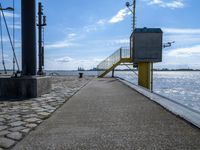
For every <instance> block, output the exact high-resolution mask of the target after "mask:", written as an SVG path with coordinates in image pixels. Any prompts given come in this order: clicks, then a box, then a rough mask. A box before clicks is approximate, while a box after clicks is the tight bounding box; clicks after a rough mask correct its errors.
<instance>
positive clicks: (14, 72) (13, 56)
mask: <svg viewBox="0 0 200 150" xmlns="http://www.w3.org/2000/svg"><path fill="white" fill-rule="evenodd" d="M13 48H14V51H15V0H13ZM14 73H15V58H14V52H13V74H14Z"/></svg>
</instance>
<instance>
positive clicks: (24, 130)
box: [21, 128, 31, 133]
mask: <svg viewBox="0 0 200 150" xmlns="http://www.w3.org/2000/svg"><path fill="white" fill-rule="evenodd" d="M30 131H31V129H30V128H26V129H23V130H21V132H22V133H29V132H30Z"/></svg>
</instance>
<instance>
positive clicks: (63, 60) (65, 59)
mask: <svg viewBox="0 0 200 150" xmlns="http://www.w3.org/2000/svg"><path fill="white" fill-rule="evenodd" d="M72 60H73V59H72V58H71V57H68V56H66V57H62V58H58V59H55V61H56V62H59V63H67V62H70V61H72Z"/></svg>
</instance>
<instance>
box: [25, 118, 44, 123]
mask: <svg viewBox="0 0 200 150" xmlns="http://www.w3.org/2000/svg"><path fill="white" fill-rule="evenodd" d="M24 121H26V122H28V123H34V122H37V121H40V119H38V118H29V119H26V120H24Z"/></svg>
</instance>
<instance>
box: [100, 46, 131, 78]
mask: <svg viewBox="0 0 200 150" xmlns="http://www.w3.org/2000/svg"><path fill="white" fill-rule="evenodd" d="M131 62H132V59H131V52H130V50H129V49H128V48H120V49H118V50H117V51H116V52H114V53H113V54H112V55H110V56H109V57H108V58H106V59H105V60H104V61H102V62H101V63H100V64H99V65H98V66H97V69H98V77H104V76H105V75H106V74H108V73H109V72H110V71H112V70H113V69H115V68H116V67H117V66H118V65H120V64H121V63H131Z"/></svg>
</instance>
